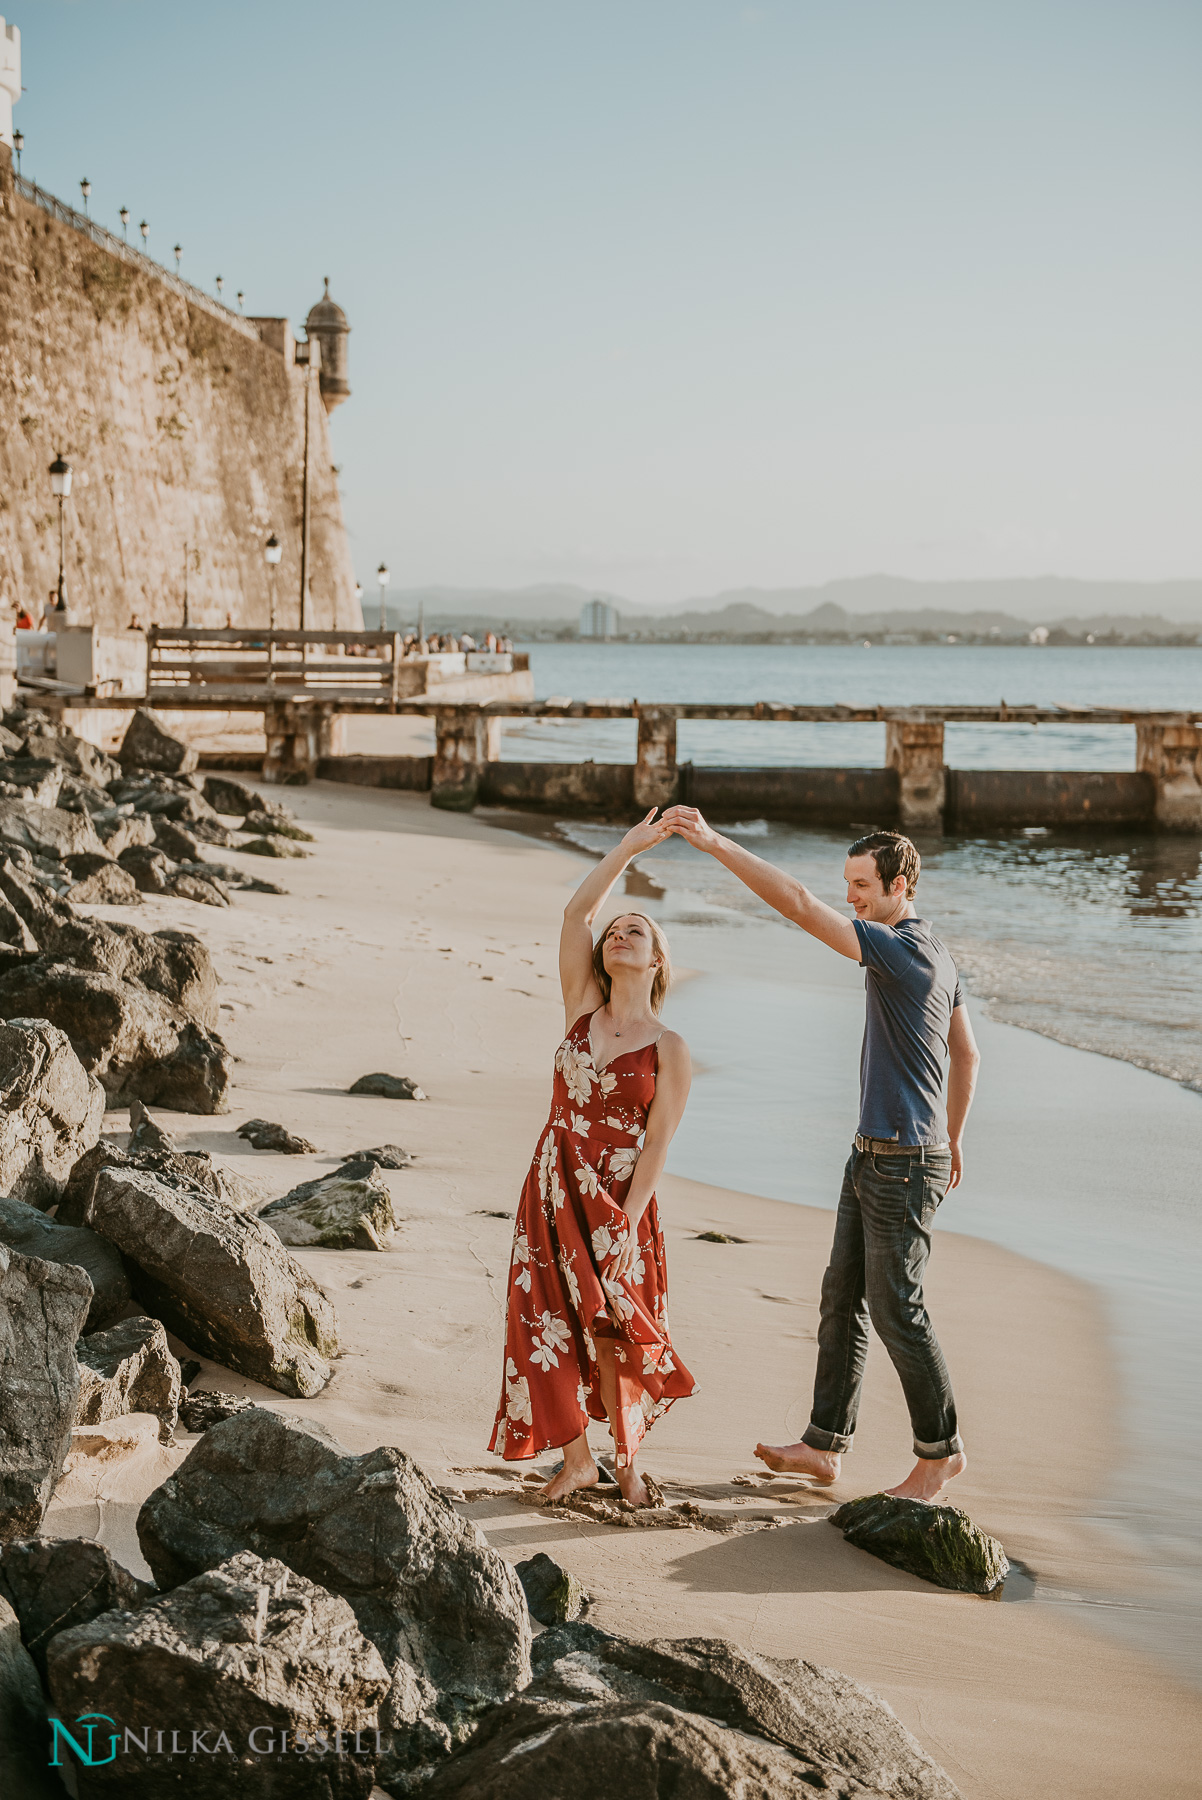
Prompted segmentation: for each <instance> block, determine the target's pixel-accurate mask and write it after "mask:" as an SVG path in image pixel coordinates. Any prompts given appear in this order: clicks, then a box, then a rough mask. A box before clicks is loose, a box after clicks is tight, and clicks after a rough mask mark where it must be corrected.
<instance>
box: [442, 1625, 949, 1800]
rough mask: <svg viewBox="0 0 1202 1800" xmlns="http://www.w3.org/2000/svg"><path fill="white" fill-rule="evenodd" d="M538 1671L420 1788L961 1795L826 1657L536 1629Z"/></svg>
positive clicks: (518, 1796) (446, 1796) (888, 1714)
mask: <svg viewBox="0 0 1202 1800" xmlns="http://www.w3.org/2000/svg"><path fill="white" fill-rule="evenodd" d="M534 1668H535V1680H534V1683H533V1684H532V1685H531V1686H530V1687H529V1688H527V1689H526V1690H525V1692H524V1693H522V1694H520V1695H519V1696H518V1697H517V1698H516V1699H514V1700H511V1701H510V1702H509V1703H508V1704H507V1705H505V1706H502V1707H499V1708H498V1709H497V1710H496V1711H495V1712H494V1713H492V1714H491V1715H490V1716H489V1717H488V1718H486V1719H485V1720H484V1722H483V1723H482V1725H481V1727H480V1730H479V1731H478V1732H477V1734H476V1736H475V1737H474V1738H473V1739H472V1740H471V1742H470V1743H469V1744H468V1745H467V1747H466V1748H465V1749H464V1750H462V1751H461V1752H460V1753H459V1754H458V1755H456V1756H454V1757H452V1758H451V1760H450V1761H449V1762H447V1763H446V1764H445V1765H444V1766H443V1768H442V1769H440V1770H439V1771H437V1772H436V1773H435V1775H434V1777H433V1779H432V1780H431V1782H430V1783H429V1784H428V1786H426V1787H424V1788H423V1789H422V1794H423V1796H424V1797H425V1796H428V1797H429V1800H468V1796H470V1797H471V1800H525V1796H527V1795H529V1794H571V1795H572V1796H573V1797H574V1800H607V1797H609V1796H612V1795H614V1794H621V1795H623V1796H624V1797H625V1796H629V1797H630V1800H656V1797H657V1796H662V1795H664V1794H666V1793H671V1794H674V1795H679V1796H682V1797H683V1796H685V1795H687V1796H688V1797H689V1800H726V1796H728V1795H732V1794H739V1795H746V1796H751V1795H755V1796H757V1797H758V1796H763V1797H764V1800H768V1797H771V1800H802V1797H803V1796H808V1795H812V1794H813V1793H814V1792H815V1791H818V1792H820V1793H822V1794H826V1795H828V1796H830V1800H886V1797H887V1800H959V1796H958V1793H957V1789H956V1788H955V1786H954V1785H953V1783H952V1782H951V1781H950V1780H949V1778H948V1776H947V1775H946V1774H945V1773H944V1771H943V1770H942V1769H941V1768H940V1767H939V1765H938V1764H937V1763H935V1762H933V1761H932V1760H931V1758H930V1757H929V1756H928V1755H927V1754H926V1752H925V1751H924V1750H923V1749H922V1746H921V1745H920V1744H919V1743H918V1742H917V1741H916V1740H915V1739H914V1738H913V1737H911V1735H910V1733H909V1732H908V1731H907V1730H906V1729H905V1727H904V1726H903V1725H902V1724H901V1722H900V1720H898V1719H897V1717H896V1716H895V1715H894V1713H893V1712H892V1710H891V1708H890V1707H888V1706H887V1705H886V1704H885V1702H884V1701H883V1700H880V1699H878V1698H877V1696H876V1695H875V1694H873V1693H871V1692H870V1690H869V1689H867V1688H865V1687H861V1686H860V1685H859V1683H858V1682H854V1681H851V1680H849V1679H848V1677H847V1676H845V1675H841V1674H839V1673H838V1672H837V1671H836V1670H834V1669H824V1668H820V1667H818V1666H817V1665H816V1664H813V1663H806V1662H801V1661H792V1660H789V1659H785V1658H779V1657H766V1656H756V1655H753V1654H752V1653H750V1652H748V1651H744V1650H741V1649H740V1648H739V1647H738V1646H737V1645H734V1644H731V1643H728V1642H727V1641H726V1640H725V1639H722V1638H692V1639H689V1638H686V1639H679V1640H675V1641H673V1640H670V1639H660V1640H657V1641H653V1642H651V1643H647V1644H638V1643H632V1642H630V1641H628V1640H625V1639H621V1638H612V1637H609V1636H607V1635H606V1634H605V1633H604V1632H599V1631H594V1630H592V1629H591V1628H590V1627H589V1626H587V1625H583V1624H575V1625H565V1626H560V1627H555V1628H552V1629H551V1630H549V1631H545V1632H543V1633H542V1635H541V1636H540V1637H538V1638H536V1639H535V1647H534Z"/></svg>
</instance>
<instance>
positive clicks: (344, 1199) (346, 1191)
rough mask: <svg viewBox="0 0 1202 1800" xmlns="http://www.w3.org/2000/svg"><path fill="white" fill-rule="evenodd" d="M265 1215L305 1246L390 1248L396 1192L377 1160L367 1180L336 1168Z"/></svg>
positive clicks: (290, 1240)
mask: <svg viewBox="0 0 1202 1800" xmlns="http://www.w3.org/2000/svg"><path fill="white" fill-rule="evenodd" d="M259 1217H260V1218H261V1219H262V1220H263V1221H264V1223H265V1224H267V1225H270V1226H271V1228H272V1230H273V1231H274V1232H276V1234H277V1235H278V1237H279V1238H280V1241H281V1242H282V1243H285V1244H292V1245H293V1246H294V1247H297V1248H304V1249H325V1250H384V1249H386V1248H387V1247H388V1242H389V1239H390V1238H391V1237H392V1236H393V1235H394V1233H395V1231H396V1228H397V1218H396V1214H395V1213H394V1212H393V1210H392V1195H391V1194H390V1193H389V1191H388V1189H387V1187H386V1186H385V1185H384V1182H383V1181H382V1180H381V1178H380V1176H379V1174H378V1173H377V1171H376V1168H375V1165H374V1164H373V1165H371V1166H370V1167H369V1170H368V1173H367V1175H366V1176H365V1177H364V1178H363V1179H361V1180H349V1181H348V1180H347V1179H346V1178H345V1176H343V1175H341V1174H340V1173H335V1174H333V1175H326V1176H323V1177H322V1178H321V1179H320V1180H318V1181H305V1182H302V1183H301V1185H300V1187H296V1188H293V1189H292V1192H291V1193H289V1194H285V1195H284V1196H283V1197H282V1198H281V1199H279V1200H272V1201H271V1202H270V1203H269V1204H268V1205H267V1206H265V1207H263V1209H262V1210H261V1212H260V1213H259Z"/></svg>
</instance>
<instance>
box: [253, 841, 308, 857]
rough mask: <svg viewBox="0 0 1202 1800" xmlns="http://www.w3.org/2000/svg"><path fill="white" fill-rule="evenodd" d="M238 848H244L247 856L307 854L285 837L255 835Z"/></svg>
mask: <svg viewBox="0 0 1202 1800" xmlns="http://www.w3.org/2000/svg"><path fill="white" fill-rule="evenodd" d="M238 848H239V850H245V851H246V853H247V855H248V856H308V855H309V854H310V852H309V851H308V850H302V849H301V847H300V845H299V844H294V843H292V842H290V840H289V839H288V838H286V837H257V838H252V839H251V840H250V842H249V843H248V844H239V845H238Z"/></svg>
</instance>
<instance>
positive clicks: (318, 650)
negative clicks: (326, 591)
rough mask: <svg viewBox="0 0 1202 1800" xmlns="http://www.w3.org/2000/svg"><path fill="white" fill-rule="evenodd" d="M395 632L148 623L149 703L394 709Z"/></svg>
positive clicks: (397, 660)
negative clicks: (217, 628) (314, 704)
mask: <svg viewBox="0 0 1202 1800" xmlns="http://www.w3.org/2000/svg"><path fill="white" fill-rule="evenodd" d="M400 669H401V638H400V634H399V632H395V631H247V630H240V631H239V630H231V631H215V630H208V629H205V628H203V627H200V626H178V627H171V626H163V625H154V626H151V628H150V630H149V631H148V632H147V634H146V701H145V704H147V705H150V706H155V705H158V706H181V705H182V706H198V705H200V706H211V707H214V708H221V707H234V708H249V709H252V710H253V709H255V708H257V707H259V706H271V705H278V704H279V703H281V702H283V701H287V700H302V701H319V702H324V703H327V704H330V705H334V706H343V707H347V708H350V709H355V710H357V709H359V708H368V709H370V710H373V711H374V710H377V709H378V710H383V711H389V712H395V710H396V706H397V700H398V697H399V692H400Z"/></svg>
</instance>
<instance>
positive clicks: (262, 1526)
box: [138, 1407, 560, 1795]
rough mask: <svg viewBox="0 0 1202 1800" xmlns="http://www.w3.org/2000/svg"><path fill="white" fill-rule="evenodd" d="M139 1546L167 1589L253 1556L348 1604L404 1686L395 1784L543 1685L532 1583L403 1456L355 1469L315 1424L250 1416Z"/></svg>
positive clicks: (392, 1760) (160, 1492)
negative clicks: (535, 1668)
mask: <svg viewBox="0 0 1202 1800" xmlns="http://www.w3.org/2000/svg"><path fill="white" fill-rule="evenodd" d="M138 1540H139V1542H140V1544H141V1546H142V1552H143V1555H144V1556H145V1557H146V1559H147V1561H148V1562H149V1564H150V1566H151V1569H152V1570H153V1571H154V1573H155V1578H156V1580H157V1581H158V1583H159V1585H160V1587H169V1586H171V1585H173V1584H174V1583H176V1582H179V1581H185V1580H187V1579H188V1577H189V1576H192V1575H195V1574H196V1573H197V1571H199V1570H200V1569H203V1568H209V1567H212V1566H213V1565H214V1564H215V1563H218V1562H220V1561H221V1560H222V1558H223V1557H225V1556H227V1555H229V1554H231V1553H232V1552H233V1550H234V1549H236V1548H238V1547H241V1546H243V1545H245V1546H246V1547H247V1548H248V1549H252V1550H254V1551H255V1552H256V1553H257V1554H259V1555H261V1556H279V1558H280V1560H281V1561H283V1562H286V1563H287V1564H288V1566H289V1567H290V1568H293V1569H296V1570H297V1572H298V1573H299V1574H302V1575H305V1576H307V1578H308V1579H309V1580H311V1581H320V1582H321V1584H322V1586H323V1587H326V1588H328V1589H329V1590H330V1591H331V1592H332V1593H335V1594H342V1595H343V1596H344V1597H345V1598H346V1599H347V1600H348V1601H349V1602H350V1604H351V1606H352V1607H353V1608H354V1610H355V1617H356V1618H357V1619H358V1621H359V1626H360V1629H361V1630H362V1631H363V1632H364V1633H365V1634H366V1636H367V1637H369V1638H370V1639H371V1640H372V1642H373V1643H374V1644H375V1645H376V1647H377V1648H378V1649H379V1651H380V1653H381V1655H382V1656H383V1658H384V1661H385V1663H386V1665H387V1666H388V1669H389V1672H390V1674H391V1676H392V1691H391V1693H390V1695H389V1698H388V1701H387V1703H386V1705H385V1707H384V1709H383V1712H382V1715H381V1724H382V1726H385V1727H386V1728H387V1730H388V1731H389V1732H391V1734H392V1740H393V1742H392V1752H391V1754H390V1755H389V1756H388V1757H387V1758H386V1761H385V1764H384V1765H383V1767H382V1770H381V1774H380V1776H379V1779H381V1780H383V1781H385V1782H386V1784H387V1785H390V1786H391V1784H392V1781H393V1779H394V1778H398V1779H399V1778H400V1776H401V1775H402V1774H403V1772H404V1770H405V1769H408V1768H412V1767H414V1766H415V1765H416V1764H418V1763H420V1762H423V1761H427V1760H433V1759H434V1758H436V1757H438V1756H440V1755H445V1754H446V1753H447V1751H449V1750H450V1749H451V1748H452V1747H453V1746H454V1745H455V1744H456V1743H460V1742H462V1741H463V1739H464V1738H465V1736H466V1735H467V1733H468V1731H469V1730H470V1728H471V1726H472V1724H473V1722H474V1721H475V1720H476V1719H477V1718H478V1717H479V1716H480V1715H481V1713H483V1712H485V1711H486V1710H487V1709H488V1708H489V1707H490V1706H493V1705H495V1704H496V1703H497V1702H498V1701H502V1700H505V1699H506V1698H508V1696H509V1695H510V1694H512V1693H513V1692H514V1691H515V1690H516V1689H517V1688H520V1687H522V1686H524V1685H525V1683H526V1681H527V1680H528V1679H529V1675H530V1620H529V1615H528V1613H527V1610H526V1600H525V1596H524V1594H523V1593H522V1589H521V1584H520V1583H519V1581H518V1578H517V1576H516V1575H515V1574H514V1572H513V1570H512V1569H511V1568H510V1566H509V1564H508V1563H506V1562H504V1561H503V1559H502V1558H501V1557H499V1556H498V1555H497V1553H496V1552H495V1551H494V1550H492V1549H490V1548H489V1546H488V1544H487V1543H486V1541H485V1539H484V1537H483V1535H482V1534H481V1533H480V1531H479V1530H478V1529H477V1528H476V1526H475V1525H473V1524H472V1523H471V1521H470V1520H467V1519H464V1518H462V1517H460V1515H459V1514H458V1513H457V1512H456V1511H455V1509H454V1508H453V1507H452V1506H451V1505H449V1504H448V1502H447V1501H445V1500H444V1499H442V1497H441V1496H440V1495H439V1494H438V1492H437V1490H436V1489H435V1488H434V1486H433V1484H432V1483H431V1482H430V1481H429V1480H428V1478H427V1477H426V1475H425V1474H424V1473H423V1471H422V1470H421V1469H420V1468H419V1467H418V1465H417V1464H416V1463H415V1462H414V1461H413V1460H412V1458H411V1457H409V1456H406V1454H405V1452H404V1451H403V1450H397V1449H394V1448H393V1447H392V1446H391V1445H385V1446H382V1447H381V1448H380V1449H378V1450H372V1451H369V1452H368V1454H367V1455H365V1456H350V1455H348V1454H347V1453H346V1452H345V1451H344V1450H342V1449H341V1447H339V1446H334V1445H331V1444H330V1443H328V1442H324V1441H323V1440H322V1439H320V1438H319V1437H318V1436H317V1435H316V1434H315V1433H314V1432H313V1431H312V1429H311V1428H310V1427H308V1426H307V1424H294V1423H291V1422H290V1421H288V1420H285V1419H281V1418H279V1417H277V1416H276V1415H275V1414H274V1413H270V1412H267V1411H265V1410H263V1409H262V1408H258V1407H256V1408H254V1409H253V1410H251V1411H249V1412H244V1413H240V1414H239V1415H238V1416H237V1417H236V1418H232V1419H227V1420H226V1421H225V1423H224V1424H221V1425H215V1426H213V1427H212V1429H211V1430H209V1431H206V1433H205V1434H204V1436H203V1437H202V1438H201V1439H200V1441H199V1443H198V1444H196V1446H195V1447H194V1448H193V1449H192V1451H191V1452H190V1453H189V1455H188V1457H187V1459H186V1461H185V1462H183V1463H182V1464H181V1465H180V1467H179V1468H178V1469H177V1470H176V1472H175V1474H174V1475H172V1476H170V1477H169V1478H168V1479H167V1481H165V1482H164V1483H163V1485H162V1487H160V1488H156V1490H155V1491H154V1493H152V1494H151V1495H150V1497H149V1499H147V1501H146V1502H145V1504H144V1505H143V1507H142V1510H141V1512H140V1513H139V1515H138ZM534 1791H538V1790H537V1789H536V1790H534ZM557 1791H560V1790H556V1789H555V1788H550V1789H547V1790H546V1792H547V1793H548V1795H550V1794H553V1793H556V1792H557Z"/></svg>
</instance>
